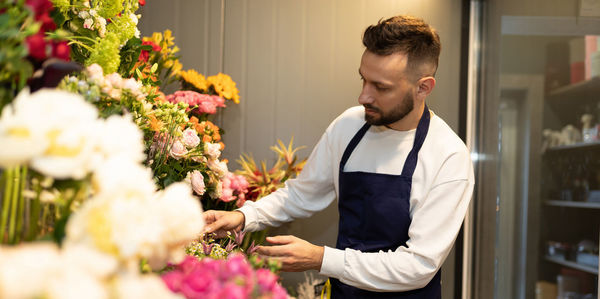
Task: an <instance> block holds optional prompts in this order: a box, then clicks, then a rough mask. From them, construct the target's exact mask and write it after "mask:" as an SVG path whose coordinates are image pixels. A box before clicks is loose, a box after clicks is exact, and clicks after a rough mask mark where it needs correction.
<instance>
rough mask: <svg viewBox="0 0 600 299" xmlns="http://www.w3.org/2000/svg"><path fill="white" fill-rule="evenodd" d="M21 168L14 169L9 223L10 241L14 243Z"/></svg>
mask: <svg viewBox="0 0 600 299" xmlns="http://www.w3.org/2000/svg"><path fill="white" fill-rule="evenodd" d="M20 174H21V169H20V168H19V167H16V168H15V169H14V177H13V184H12V192H11V196H10V197H11V199H10V200H11V205H10V217H9V223H8V242H10V243H14V241H15V226H16V224H17V223H16V222H17V208H18V206H19V186H20V184H19V182H20V179H21V178H20Z"/></svg>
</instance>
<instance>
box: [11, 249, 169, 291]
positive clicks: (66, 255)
mask: <svg viewBox="0 0 600 299" xmlns="http://www.w3.org/2000/svg"><path fill="white" fill-rule="evenodd" d="M0 265H2V267H0V297H1V298H12V299H29V298H48V299H59V298H91V299H109V298H123V299H126V298H165V299H169V298H180V296H178V295H176V294H173V293H172V292H171V291H170V290H169V289H168V288H167V286H166V285H165V284H164V282H163V281H162V280H161V279H160V278H159V277H158V276H156V275H140V274H138V273H131V272H123V271H120V270H119V267H118V263H117V262H116V260H115V259H113V258H112V257H110V256H108V255H106V254H103V253H101V252H98V251H96V250H93V249H91V248H88V247H85V246H63V248H62V249H59V248H58V246H56V244H54V243H29V244H22V245H18V246H15V247H0Z"/></svg>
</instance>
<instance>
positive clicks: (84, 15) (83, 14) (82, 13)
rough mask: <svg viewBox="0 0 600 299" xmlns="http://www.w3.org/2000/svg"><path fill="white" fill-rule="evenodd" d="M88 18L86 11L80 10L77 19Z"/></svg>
mask: <svg viewBox="0 0 600 299" xmlns="http://www.w3.org/2000/svg"><path fill="white" fill-rule="evenodd" d="M89 16H90V14H89V13H88V12H87V10H82V11H80V12H79V17H80V18H82V19H87V18H88V17H89Z"/></svg>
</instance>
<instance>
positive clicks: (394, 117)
mask: <svg viewBox="0 0 600 299" xmlns="http://www.w3.org/2000/svg"><path fill="white" fill-rule="evenodd" d="M363 106H364V107H365V108H369V109H371V110H375V111H376V112H377V115H369V114H366V113H365V121H366V122H367V123H368V124H369V125H372V126H387V125H391V124H393V123H395V122H397V121H399V120H401V119H403V118H404V117H405V116H406V115H408V114H409V113H410V112H411V111H412V110H413V108H414V103H413V96H412V94H410V93H408V94H406V96H405V97H404V99H402V101H401V102H400V103H399V104H398V105H396V107H394V108H393V109H392V111H390V112H389V113H385V114H384V113H383V112H382V111H381V110H380V109H378V108H375V107H373V106H371V105H370V104H365V105H363Z"/></svg>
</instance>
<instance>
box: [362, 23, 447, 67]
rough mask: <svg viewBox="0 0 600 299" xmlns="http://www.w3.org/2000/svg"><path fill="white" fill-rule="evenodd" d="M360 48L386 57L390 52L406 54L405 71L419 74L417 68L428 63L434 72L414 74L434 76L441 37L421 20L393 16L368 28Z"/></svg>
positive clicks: (440, 46)
mask: <svg viewBox="0 0 600 299" xmlns="http://www.w3.org/2000/svg"><path fill="white" fill-rule="evenodd" d="M363 45H365V47H367V50H368V51H369V52H372V53H374V54H377V55H382V56H387V55H390V54H393V53H403V54H406V55H407V58H408V61H407V63H408V65H407V69H409V70H411V71H412V72H413V73H414V72H418V70H419V66H421V65H424V64H431V65H432V66H433V73H430V74H415V75H419V76H421V75H434V74H435V71H436V70H437V65H438V59H439V57H440V51H441V49H442V45H441V43H440V37H439V35H438V34H437V32H436V31H435V29H433V28H432V27H431V26H429V25H428V24H427V23H425V22H424V21H423V20H422V19H419V18H415V17H412V16H395V17H391V18H389V19H387V20H383V21H382V20H379V22H378V23H377V25H371V26H369V27H368V28H367V29H366V30H365V33H364V35H363Z"/></svg>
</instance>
